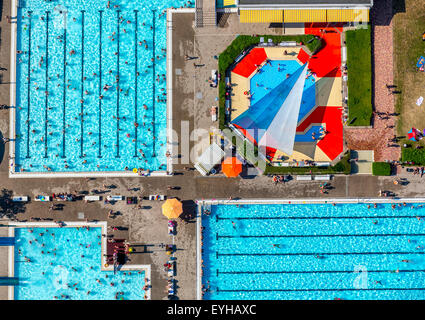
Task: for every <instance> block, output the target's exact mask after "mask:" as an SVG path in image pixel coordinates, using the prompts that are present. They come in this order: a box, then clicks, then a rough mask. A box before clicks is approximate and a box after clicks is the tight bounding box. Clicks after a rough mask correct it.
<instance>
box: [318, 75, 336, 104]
mask: <svg viewBox="0 0 425 320" xmlns="http://www.w3.org/2000/svg"><path fill="white" fill-rule="evenodd" d="M341 91H342V83H341V78H329V77H326V78H318V79H317V80H316V105H317V106H330V107H337V106H339V107H341V105H342V93H341Z"/></svg>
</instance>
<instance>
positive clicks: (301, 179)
mask: <svg viewBox="0 0 425 320" xmlns="http://www.w3.org/2000/svg"><path fill="white" fill-rule="evenodd" d="M311 180H312V178H311V176H297V181H311Z"/></svg>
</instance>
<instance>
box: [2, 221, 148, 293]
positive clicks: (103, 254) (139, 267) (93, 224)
mask: <svg viewBox="0 0 425 320" xmlns="http://www.w3.org/2000/svg"><path fill="white" fill-rule="evenodd" d="M64 224H65V226H64V227H62V228H75V227H86V226H89V227H96V228H99V227H100V228H101V232H102V244H101V261H100V263H101V271H114V266H107V267H106V266H105V265H106V254H107V245H108V244H107V237H104V236H103V235H104V234H105V235H107V234H108V229H107V227H108V226H107V222H106V221H97V222H85V221H68V222H67V221H64ZM31 227H34V228H40V227H41V228H42V227H48V228H60V227H58V225H57V223H54V222H14V223H13V224H9V237H14V236H15V228H31ZM14 252H15V248H14V246H13V247H9V277H14V273H15V265H14V261H15V259H14ZM128 270H139V271H144V272H145V278H148V279H149V282H150V284H152V279H151V265H149V264H146V265H145V264H133V265H123V266H121V268H120V272H121V271H128ZM8 289H9V290H8V296H9V297H8V298H9V300H14V298H15V297H14V287H13V286H9V288H8ZM145 294H146V297H147V300H151V296H152V294H151V286H149V287H148V290H146V291H145Z"/></svg>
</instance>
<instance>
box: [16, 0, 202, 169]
mask: <svg viewBox="0 0 425 320" xmlns="http://www.w3.org/2000/svg"><path fill="white" fill-rule="evenodd" d="M20 3H21V8H20V9H19V11H18V44H17V50H20V51H23V53H20V54H18V56H17V60H18V61H17V102H16V105H17V115H16V133H17V142H16V160H15V162H16V170H17V171H30V172H31V171H35V172H43V171H48V170H49V169H50V171H56V172H74V171H123V170H124V169H125V167H128V168H129V169H130V170H131V169H133V168H142V169H145V170H147V169H149V170H166V156H165V153H166V91H165V90H166V80H165V74H166V49H165V48H166V14H164V9H166V8H170V7H182V6H190V7H193V6H194V1H193V0H192V1H191V3H190V4H188V1H187V0H139V1H125V0H112V1H110V8H107V7H106V4H107V1H105V0H59V1H44V0H25V1H22V0H21V1H20ZM115 6H118V7H115ZM152 60H153V61H152ZM105 89H107V90H105ZM101 96H102V98H101Z"/></svg>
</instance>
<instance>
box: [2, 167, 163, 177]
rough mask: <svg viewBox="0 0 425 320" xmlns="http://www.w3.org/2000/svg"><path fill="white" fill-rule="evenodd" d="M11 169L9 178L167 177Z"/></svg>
mask: <svg viewBox="0 0 425 320" xmlns="http://www.w3.org/2000/svg"><path fill="white" fill-rule="evenodd" d="M13 170H14V168H13V167H11V170H10V171H9V178H86V177H96V178H125V177H132V178H135V177H149V176H150V177H165V176H168V173H167V172H166V171H152V172H149V173H146V171H144V173H143V174H138V173H134V172H132V171H128V172H127V171H101V172H14V171H13Z"/></svg>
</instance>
